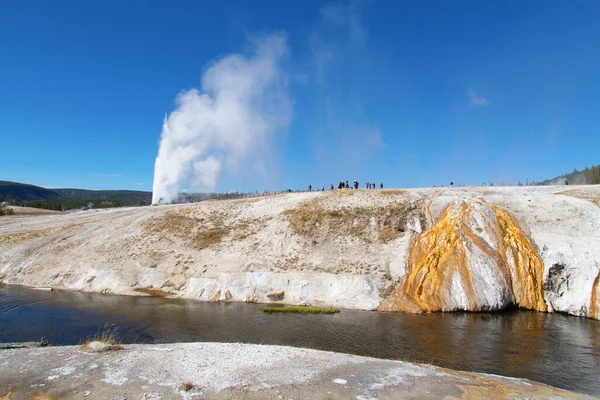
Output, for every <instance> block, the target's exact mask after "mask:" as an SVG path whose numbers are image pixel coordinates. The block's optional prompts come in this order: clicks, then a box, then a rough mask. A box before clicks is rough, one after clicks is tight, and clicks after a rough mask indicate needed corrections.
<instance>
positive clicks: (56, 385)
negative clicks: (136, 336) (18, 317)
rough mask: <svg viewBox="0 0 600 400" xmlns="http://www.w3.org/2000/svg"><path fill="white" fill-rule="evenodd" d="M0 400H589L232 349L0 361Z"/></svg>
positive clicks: (309, 355) (418, 368)
mask: <svg viewBox="0 0 600 400" xmlns="http://www.w3.org/2000/svg"><path fill="white" fill-rule="evenodd" d="M0 398H2V399H4V398H6V399H8V398H10V399H14V400H17V399H31V398H36V399H49V398H56V399H71V398H72V399H82V398H86V399H109V398H111V399H124V398H130V399H132V398H133V399H140V398H141V399H165V400H166V399H182V398H183V399H197V398H202V399H214V398H219V399H223V398H226V399H239V398H244V399H281V398H286V399H291V398H294V399H324V398H327V399H349V398H355V399H374V398H386V399H404V398H419V399H439V398H444V399H448V400H450V399H461V398H463V399H464V398H495V399H513V398H528V399H557V398H569V399H588V398H590V397H588V396H585V395H581V394H577V393H573V392H569V391H566V390H561V389H555V388H552V387H550V386H546V385H543V384H540V383H536V382H531V381H528V380H526V379H515V378H505V377H500V376H496V375H488V374H477V373H471V372H458V371H451V370H447V369H444V368H438V367H433V366H428V365H418V364H412V363H406V362H401V361H390V360H378V359H375V358H369V357H359V356H353V355H347V354H337V353H330V352H325V351H317V350H308V349H295V348H291V347H281V346H262V345H248V344H233V343H185V344H182V343H173V344H167V345H164V344H163V345H126V346H124V348H123V349H122V350H118V351H107V352H89V351H87V350H85V349H81V348H78V347H76V346H66V347H55V348H40V349H25V350H24V349H18V350H3V351H1V352H0Z"/></svg>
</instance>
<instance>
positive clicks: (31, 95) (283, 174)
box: [0, 0, 600, 190]
mask: <svg viewBox="0 0 600 400" xmlns="http://www.w3.org/2000/svg"><path fill="white" fill-rule="evenodd" d="M599 20H600V2H598V1H592V0H590V1H572V2H568V1H522V0H518V1H497V2H492V1H445V0H441V1H416V0H415V1H354V2H317V1H275V0H273V1H235V2H231V1H222V2H211V1H152V2H148V1H133V0H129V1H112V0H111V1H106V0H103V1H79V0H78V1H60V0H58V1H46V0H44V1H27V0H25V1H2V2H0V180H13V181H21V182H27V183H33V184H38V185H42V186H46V187H79V188H91V189H140V190H151V189H152V177H153V166H154V160H155V157H156V153H157V145H158V140H159V136H160V132H161V125H162V120H163V118H164V116H165V113H169V112H171V111H172V110H173V109H174V107H175V104H174V99H175V97H176V95H177V94H178V93H179V92H181V91H182V90H187V89H190V88H193V87H199V85H200V78H201V76H202V73H203V72H204V70H205V69H206V68H207V66H208V65H210V63H211V62H214V61H215V60H217V59H219V58H221V57H223V56H225V55H227V54H230V53H241V54H244V52H245V51H247V50H248V40H249V38H252V37H256V36H257V35H261V34H265V33H270V32H277V33H280V34H284V35H285V36H286V38H287V45H288V49H289V57H288V58H287V59H286V61H285V65H284V69H285V71H286V73H287V74H288V76H289V86H288V91H289V96H290V98H291V99H292V102H293V119H292V122H291V124H290V127H289V130H288V131H287V134H286V135H285V138H284V139H282V140H281V141H280V144H279V145H278V147H277V149H278V150H279V151H278V154H277V159H278V160H279V161H278V163H279V165H280V170H279V171H277V176H278V178H277V182H276V183H275V184H271V185H272V186H273V187H270V189H284V188H288V187H291V188H305V187H306V186H307V185H308V183H312V184H313V185H314V186H317V185H319V186H320V185H321V184H325V185H328V184H330V183H334V184H336V183H337V182H338V181H339V180H342V179H343V180H350V181H352V180H354V179H358V180H359V181H360V182H364V181H365V180H370V181H377V182H380V181H383V182H384V184H385V185H386V186H387V187H392V186H394V187H416V186H431V185H434V184H438V185H439V184H447V182H448V181H449V180H453V181H454V182H455V183H457V184H481V182H483V181H485V182H487V181H490V180H491V181H495V182H497V181H505V182H507V183H516V182H517V181H518V180H519V179H521V180H523V181H524V180H525V179H530V180H542V179H544V178H549V177H553V176H555V175H558V174H560V173H562V172H567V171H571V170H572V169H573V168H574V167H576V168H579V169H580V168H584V167H585V166H586V165H587V166H591V165H593V164H598V163H600V23H599V22H598V21H599ZM241 186H243V185H241ZM361 186H362V184H361ZM238 188H240V189H258V190H263V189H265V188H263V187H251V188H249V187H236V184H235V183H234V182H233V181H228V180H224V181H222V182H221V183H220V184H219V186H218V189H219V190H234V189H238Z"/></svg>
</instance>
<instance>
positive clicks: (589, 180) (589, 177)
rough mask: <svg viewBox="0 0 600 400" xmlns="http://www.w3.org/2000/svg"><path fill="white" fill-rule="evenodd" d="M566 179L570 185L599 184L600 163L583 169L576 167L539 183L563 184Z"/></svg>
mask: <svg viewBox="0 0 600 400" xmlns="http://www.w3.org/2000/svg"><path fill="white" fill-rule="evenodd" d="M565 179H567V180H568V182H569V185H598V184H600V165H595V166H593V167H591V168H587V167H586V169H584V170H581V171H577V170H576V169H574V170H573V172H571V173H568V174H563V175H560V176H557V177H556V178H552V179H546V180H545V181H542V182H539V183H537V185H556V184H560V185H562V184H563V182H564V180H565Z"/></svg>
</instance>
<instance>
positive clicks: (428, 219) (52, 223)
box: [0, 186, 600, 318]
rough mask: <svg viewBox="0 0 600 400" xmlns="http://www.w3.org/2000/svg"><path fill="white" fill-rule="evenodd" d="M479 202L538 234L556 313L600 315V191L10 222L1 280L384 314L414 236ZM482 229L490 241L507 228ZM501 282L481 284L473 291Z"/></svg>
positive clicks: (175, 209) (259, 205)
mask: <svg viewBox="0 0 600 400" xmlns="http://www.w3.org/2000/svg"><path fill="white" fill-rule="evenodd" d="M479 199H481V200H483V201H484V202H486V203H489V204H491V205H495V206H498V207H500V208H501V209H502V210H504V211H507V212H509V213H510V214H512V215H513V216H514V218H515V219H516V220H518V222H519V225H520V226H521V228H523V230H524V231H525V232H527V233H530V237H531V239H532V240H533V242H534V243H535V244H536V245H537V247H538V248H539V253H540V256H541V258H542V260H543V264H544V265H543V276H542V277H538V278H540V279H542V280H543V281H544V282H545V286H544V287H545V289H544V293H543V296H544V300H545V303H546V304H547V308H548V309H549V310H550V311H563V312H568V313H571V314H574V315H585V316H591V317H594V318H599V317H600V315H599V309H600V307H598V302H599V301H600V293H597V292H598V291H600V284H598V281H599V279H598V277H599V270H600V207H599V205H600V186H577V187H574V186H568V187H566V186H562V187H557V186H554V187H472V188H452V189H450V188H434V189H408V190H383V191H381V190H358V191H351V190H348V191H335V192H333V193H331V192H313V193H289V194H281V195H275V196H270V197H265V198H254V199H242V200H230V201H212V202H203V203H198V204H190V205H172V206H158V207H140V208H123V209H111V210H89V211H81V212H73V213H65V214H56V215H38V216H8V217H0V280H2V281H4V282H5V283H9V284H24V285H28V286H37V287H56V288H65V289H71V290H80V291H92V292H104V293H116V294H138V295H139V294H144V293H150V294H153V295H172V296H180V297H186V298H195V299H202V300H209V299H213V300H216V299H220V300H226V299H230V300H238V301H244V300H246V301H258V302H270V301H282V302H285V303H295V304H301V303H311V304H316V305H318V304H326V305H334V306H340V307H346V308H358V309H374V308H376V307H377V306H378V305H379V304H380V303H381V302H382V301H383V300H384V299H385V298H386V296H388V295H389V293H391V291H392V290H393V289H394V288H395V287H398V286H399V284H400V283H401V282H402V281H403V280H404V278H405V275H406V271H407V260H408V254H409V248H410V245H411V239H412V238H414V237H415V235H416V234H418V233H419V232H421V231H423V230H425V229H428V228H430V227H431V226H432V225H433V224H435V223H436V221H437V219H439V215H440V212H441V210H442V209H443V208H444V207H445V206H446V205H448V204H450V203H452V202H457V201H460V200H464V201H467V202H472V201H479ZM424 208H427V210H428V211H427V212H424ZM482 229H483V230H482V232H481V236H482V237H485V235H486V234H487V233H486V231H485V230H486V229H495V228H492V227H486V226H484V227H483V228H482ZM475 264H476V263H475ZM475 264H474V265H475ZM495 284H496V283H495V282H486V280H479V281H478V283H477V287H476V288H475V290H476V291H478V292H486V291H490V290H491V288H493V287H494V285H495ZM448 290H450V291H449V293H450V294H449V296H450V297H452V296H454V294H453V292H452V290H453V289H452V288H450V289H448ZM594 291H595V292H596V293H594ZM281 292H283V293H281ZM269 294H270V295H271V296H270V297H269ZM483 297H484V298H486V297H487V298H492V299H493V298H494V296H493V295H490V296H483ZM278 299H281V300H278ZM488 306H489V308H488V309H494V308H501V307H500V306H499V305H488ZM494 306H495V307H494ZM484 308H485V307H484Z"/></svg>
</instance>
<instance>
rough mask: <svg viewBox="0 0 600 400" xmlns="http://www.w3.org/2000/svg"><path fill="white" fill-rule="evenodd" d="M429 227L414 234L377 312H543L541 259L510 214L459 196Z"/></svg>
mask: <svg viewBox="0 0 600 400" xmlns="http://www.w3.org/2000/svg"><path fill="white" fill-rule="evenodd" d="M430 225H433V226H430V227H429V228H428V229H427V230H425V231H424V232H422V233H420V234H419V235H417V236H415V237H414V238H413V240H412V242H411V247H410V252H409V257H408V265H407V274H406V276H405V278H404V280H403V281H402V282H401V283H400V285H399V286H398V287H396V288H395V289H394V290H393V291H392V293H391V294H390V295H389V296H388V297H387V298H385V299H384V301H383V302H382V303H381V304H380V305H379V307H378V310H380V311H408V312H414V313H420V312H432V311H454V310H467V311H492V310H501V309H504V308H506V307H508V306H510V305H517V306H519V307H523V308H529V309H534V310H539V311H546V310H547V306H546V303H545V302H544V297H543V281H542V277H543V276H544V274H543V269H544V266H543V262H542V259H541V258H540V256H539V255H538V251H537V248H536V246H535V244H534V243H533V241H532V240H531V239H530V238H529V237H528V235H526V234H525V233H524V232H523V230H522V229H521V228H520V227H519V226H518V225H517V223H516V220H515V218H513V217H512V216H511V215H510V214H509V213H507V212H505V211H503V210H501V209H499V208H498V207H495V206H492V205H490V204H488V203H486V202H484V201H483V200H479V199H469V200H458V201H456V202H453V203H451V204H449V205H448V206H446V207H445V208H444V209H443V210H442V212H441V215H440V218H439V221H438V222H437V223H435V224H430Z"/></svg>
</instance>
